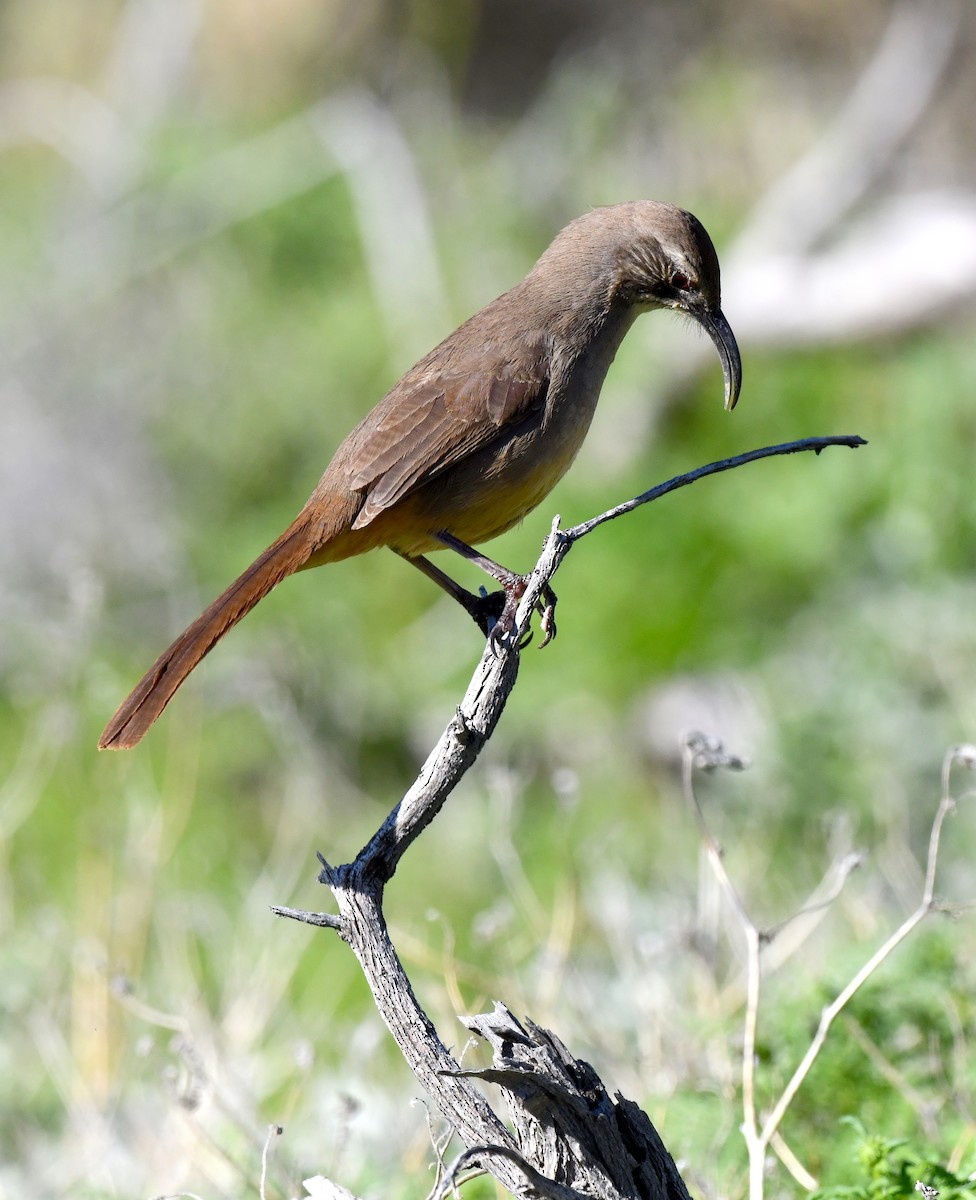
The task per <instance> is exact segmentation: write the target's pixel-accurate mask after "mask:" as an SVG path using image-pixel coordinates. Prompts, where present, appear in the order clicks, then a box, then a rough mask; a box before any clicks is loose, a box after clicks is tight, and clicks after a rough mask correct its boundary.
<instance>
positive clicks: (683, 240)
mask: <svg viewBox="0 0 976 1200" xmlns="http://www.w3.org/2000/svg"><path fill="white" fill-rule="evenodd" d="M561 243H562V244H561ZM563 249H565V250H566V251H568V252H570V253H573V254H574V255H575V256H576V257H577V259H579V258H581V257H582V258H585V259H586V260H588V265H589V267H590V271H591V273H592V274H593V275H594V276H595V277H598V278H600V280H601V285H602V286H603V287H604V288H605V289H606V291H605V293H604V294H605V296H606V297H607V298H608V300H609V302H610V304H611V305H617V306H621V305H622V306H624V307H626V308H629V309H633V310H637V311H638V312H647V311H650V310H652V309H657V308H670V309H674V310H675V311H676V312H680V313H686V314H687V315H688V316H690V317H691V318H693V320H695V321H696V322H697V323H698V324H699V325H700V326H701V327H702V328H703V329H704V330H705V332H706V333H707V334H708V336H709V337H710V338H711V339H712V341H713V342H714V343H715V348H716V350H717V351H718V354H719V358H720V359H721V362H722V374H723V376H724V377H725V407H726V408H728V409H732V408H734V407H735V403H736V401H737V400H738V398H739V390H740V388H741V386H742V362H741V359H740V357H739V347H738V345H737V344H736V340H735V335H734V334H733V333H732V330H731V328H730V327H729V323H728V321H727V320H726V319H725V316H724V314H723V312H722V307H721V302H722V286H721V273H720V270H719V265H718V255H717V254H716V253H715V247H714V246H713V245H712V239H711V238H710V237H709V236H708V234H707V232H706V231H705V227H704V226H703V225H702V223H701V222H700V221H699V220H698V218H697V217H694V216H692V214H691V213H689V212H685V210H684V209H682V208H676V207H675V206H674V205H673V204H664V203H661V202H659V201H656V200H638V201H634V202H632V203H628V204H614V205H611V206H609V207H607V208H595V209H593V210H592V211H591V212H588V213H586V214H585V215H584V216H582V217H579V218H577V220H575V221H573V222H572V223H571V224H570V225H568V226H567V227H566V228H565V229H564V230H563V231H562V233H560V235H559V237H558V238H557V239H556V241H555V242H554V243H553V245H552V246H551V247H550V249H549V251H547V254H552V253H553V252H554V251H555V252H556V253H559V252H560V251H562V250H563Z"/></svg>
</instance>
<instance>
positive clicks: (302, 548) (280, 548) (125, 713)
mask: <svg viewBox="0 0 976 1200" xmlns="http://www.w3.org/2000/svg"><path fill="white" fill-rule="evenodd" d="M308 550H309V545H308V530H307V524H306V522H305V521H304V520H303V519H302V518H301V517H299V518H298V520H296V521H295V522H294V523H293V524H292V525H290V526H289V527H288V529H286V530H285V532H284V533H283V534H282V535H281V537H280V538H278V540H277V541H276V542H274V543H273V544H272V545H270V546H269V547H268V548H267V550H265V551H264V553H263V554H262V555H260V557H259V558H257V559H255V561H254V562H253V563H251V565H250V566H249V567H248V568H247V570H246V571H245V572H244V573H243V575H241V576H239V578H237V579H235V580H234V582H233V583H232V584H231V585H230V587H229V588H227V590H226V591H224V592H222V593H221V595H219V596H218V597H217V599H216V600H215V601H214V602H213V604H211V605H210V607H209V608H208V609H206V610H205V611H204V612H202V613H201V614H200V616H199V617H197V619H196V620H195V621H194V622H193V624H192V625H190V626H189V627H188V628H187V629H185V630H184V631H183V632H182V633H181V634H180V636H179V637H178V638H177V639H176V641H175V642H173V644H172V645H171V646H170V647H169V649H168V650H164V651H163V653H162V654H161V655H160V656H159V658H157V659H156V661H155V662H154V663H153V665H152V666H151V667H150V668H149V670H148V671H147V672H146V674H145V675H144V676H143V677H142V679H141V680H140V682H139V683H138V684H137V685H136V686H135V688H134V689H133V690H132V692H131V693H130V694H129V696H128V697H127V698H126V699H125V700H123V701H122V703H121V705H119V709H118V711H117V712H116V714H115V716H114V717H113V718H112V719H111V721H109V723H108V725H106V726H105V731H104V732H103V734H102V736H101V737H100V738H99V740H98V748H99V750H128V749H130V748H131V747H132V746H135V745H136V744H137V743H138V742H140V741H141V740H142V738H143V737H144V736H145V735H146V733H147V731H148V730H149V728H150V726H151V725H152V723H153V722H154V721H155V720H156V718H157V717H158V716H159V714H160V713H161V712H162V711H163V709H164V708H165V707H166V705H167V704H169V702H170V700H172V698H173V696H174V695H175V693H176V691H177V689H178V688H179V686H180V684H182V682H183V680H184V679H186V677H187V675H189V674H190V672H191V671H192V670H193V668H194V667H195V666H196V665H197V663H198V662H200V660H201V659H202V658H203V657H204V656H205V655H206V654H208V653H209V651H210V650H212V649H213V647H214V646H215V645H216V644H217V642H218V641H219V640H220V639H221V638H222V637H223V636H224V634H225V633H226V632H227V631H228V629H232V628H233V627H234V626H235V625H236V624H237V622H238V621H239V620H240V619H241V618H242V617H243V616H245V615H246V614H247V613H249V612H250V611H251V609H252V608H253V607H254V606H255V604H257V602H258V601H259V600H260V599H262V597H264V596H266V595H267V594H268V592H270V591H271V589H272V588H273V587H275V586H276V585H277V584H279V583H280V582H281V581H282V579H285V578H286V577H287V576H288V575H292V574H294V572H295V571H297V570H299V569H300V568H301V567H302V566H303V565H304V563H305V561H306V560H307V558H308Z"/></svg>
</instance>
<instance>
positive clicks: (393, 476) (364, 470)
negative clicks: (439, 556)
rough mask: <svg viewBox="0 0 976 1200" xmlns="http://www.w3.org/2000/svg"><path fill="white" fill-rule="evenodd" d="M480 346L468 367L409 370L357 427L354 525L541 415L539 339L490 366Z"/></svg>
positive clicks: (543, 361)
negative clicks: (359, 496)
mask: <svg viewBox="0 0 976 1200" xmlns="http://www.w3.org/2000/svg"><path fill="white" fill-rule="evenodd" d="M479 349H480V350H481V353H480V354H479V355H478V358H477V362H476V363H472V365H471V369H470V370H465V369H464V367H465V364H464V363H463V362H454V363H452V364H451V365H450V367H449V368H448V369H446V370H439V371H436V372H434V373H431V372H430V371H429V370H427V371H424V370H422V369H420V370H417V371H415V372H410V374H408V375H407V376H405V377H404V379H402V380H401V381H400V383H398V384H397V386H396V387H395V388H394V389H393V390H392V391H391V392H390V393H389V395H387V396H386V397H385V398H384V399H383V400H381V401H380V403H379V404H378V405H377V407H376V409H374V410H373V412H372V413H371V414H370V417H369V418H367V421H366V422H364V424H363V426H361V427H360V430H361V432H360V430H357V433H359V434H360V437H361V439H362V440H361V441H360V442H359V444H358V445H356V447H355V451H354V454H353V455H352V457H351V461H350V465H349V467H348V468H347V469H348V472H349V483H350V486H351V487H352V488H353V489H354V490H355V491H359V492H364V493H365V494H366V502H365V504H364V505H363V507H362V509H361V511H360V513H359V515H358V517H357V518H356V520H355V522H354V525H353V528H355V529H360V528H362V527H363V526H364V525H368V524H369V522H370V521H372V520H373V518H374V517H376V516H378V515H379V514H380V513H381V512H383V511H384V510H386V509H388V508H390V507H391V506H392V505H394V504H396V502H397V501H398V500H400V499H402V498H403V497H404V496H405V495H407V494H408V493H409V492H410V491H412V490H413V489H414V488H415V487H417V486H418V485H420V484H422V483H426V482H428V481H429V480H431V479H433V478H435V477H436V476H437V475H439V474H440V473H441V472H442V471H445V470H447V469H448V468H449V467H451V466H453V465H454V464H455V463H457V462H460V461H461V460H462V459H464V458H467V457H468V456H469V455H471V454H475V453H477V452H478V451H479V450H482V449H484V448H485V447H486V446H489V445H490V444H491V443H492V442H494V441H496V440H497V439H498V438H499V437H502V436H504V434H505V433H506V432H507V431H508V430H510V429H511V427H512V426H513V425H516V424H518V423H519V422H521V421H523V420H525V419H526V418H529V417H531V416H533V415H535V414H536V413H539V414H541V412H542V410H543V408H544V406H545V400H546V393H547V390H548V387H549V355H548V353H546V350H545V347H544V345H543V342H542V339H541V338H539V339H531V340H529V339H527V340H526V341H525V342H524V343H523V346H522V348H521V352H520V353H519V354H518V355H512V353H511V351H510V350H509V352H508V353H507V354H505V355H502V354H499V355H498V357H497V358H496V359H495V361H494V362H492V361H491V359H490V357H489V356H488V355H486V354H485V353H484V349H483V348H480V347H479ZM354 436H355V435H354Z"/></svg>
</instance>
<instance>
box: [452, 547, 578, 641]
mask: <svg viewBox="0 0 976 1200" xmlns="http://www.w3.org/2000/svg"><path fill="white" fill-rule="evenodd" d="M435 536H436V537H437V538H438V540H439V541H442V542H443V543H444V545H445V546H447V547H448V548H449V549H450V550H454V551H456V552H457V553H458V554H460V555H461V557H462V558H466V559H467V560H468V562H472V563H474V564H475V566H478V567H480V568H481V569H482V571H484V572H485V573H486V574H487V575H490V576H491V577H492V579H494V580H497V582H498V583H500V584H501V585H502V589H503V594H504V597H505V603H504V606H503V608H502V609H501V612H500V613H499V615H498V617H497V619H496V621H495V623H494V624H493V625H492V626H491V630H490V632H489V635H488V636H489V637H490V639H491V642H492V645H493V646H495V647H496V649H497V647H498V644H499V642H500V641H501V639H502V638H504V637H507V636H508V635H509V634H510V633H511V632H512V630H513V629H514V628H515V611H516V609H517V608H518V602H519V600H521V598H522V595H523V593H524V592H525V585H526V583H527V581H528V576H526V575H517V574H516V573H515V572H514V571H510V570H509V569H508V568H507V567H503V566H502V565H501V563H497V562H495V560H494V559H492V558H489V557H488V556H487V555H486V554H482V553H481V552H480V551H478V550H475V549H474V548H473V547H472V546H469V545H468V544H467V542H462V541H461V539H460V538H456V537H455V536H454V535H453V534H452V533H448V532H447V530H446V529H442V530H441V531H440V532H439V533H437V534H436V535H435ZM428 566H429V564H428ZM434 569H435V570H436V568H434ZM438 574H440V572H438ZM432 578H433V576H432ZM452 583H453V580H452ZM441 586H443V584H442V585H441ZM454 586H455V587H457V584H454ZM466 595H468V596H470V592H469V593H466ZM497 595H498V593H493V594H492V595H490V596H487V597H484V599H486V600H494V599H495V597H496V596H497ZM542 597H543V598H542V599H541V600H540V601H539V602H538V604H537V605H536V611H537V612H538V613H539V615H540V617H541V618H542V632H543V634H544V635H545V636H544V638H543V640H542V642H541V643H540V649H541V648H542V646H546V645H548V643H549V642H551V641H552V639H553V638H554V637H555V636H556V619H555V616H556V593H555V592H554V591H553V590H552V588H551V587H550V586H549V585H548V584H546V585H545V587H544V588H543V592H542ZM461 603H462V604H463V603H464V601H463V600H462V601H461ZM468 611H469V612H470V611H471V610H470V609H469V610H468ZM472 615H474V614H472ZM475 620H477V617H476V618H475ZM530 636H531V634H530ZM528 641H529V639H528V638H526V639H525V641H524V642H523V643H522V645H528ZM520 649H521V647H520Z"/></svg>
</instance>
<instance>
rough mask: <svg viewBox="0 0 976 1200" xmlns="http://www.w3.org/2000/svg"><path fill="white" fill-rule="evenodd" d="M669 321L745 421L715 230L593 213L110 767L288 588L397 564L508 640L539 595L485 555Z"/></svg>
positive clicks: (419, 384)
mask: <svg viewBox="0 0 976 1200" xmlns="http://www.w3.org/2000/svg"><path fill="white" fill-rule="evenodd" d="M658 309H665V310H667V309H670V310H672V311H674V312H677V313H683V314H686V315H687V316H689V317H691V318H692V319H693V320H694V321H695V322H697V324H698V325H700V326H701V327H702V328H703V329H704V330H705V332H706V333H707V334H708V336H709V337H710V338H711V340H712V342H713V343H714V344H715V348H716V350H717V351H718V355H719V359H720V361H721V366H722V372H723V376H724V385H725V387H724V390H725V407H726V409H728V410H731V409H732V408H734V407H735V403H736V401H737V399H738V397H739V392H740V389H741V385H742V366H741V360H740V355H739V349H738V346H737V344H736V340H735V336H734V335H733V333H732V330H731V328H730V326H729V323H728V321H727V320H726V318H725V316H724V314H723V312H722V308H721V281H720V269H719V261H718V256H717V254H716V251H715V247H714V246H713V244H712V241H711V238H710V237H709V236H708V233H707V232H706V231H705V228H704V226H703V225H702V224H701V222H700V221H699V220H698V219H697V217H695V216H693V215H692V214H691V213H689V212H687V211H685V210H684V209H681V208H678V207H676V206H675V205H673V204H668V203H664V202H662V201H654V200H637V201H630V202H626V203H621V204H614V205H609V206H606V207H600V208H594V209H591V210H590V211H588V212H586V213H585V214H584V215H582V216H580V217H577V218H576V219H575V220H573V221H571V222H570V223H569V224H568V225H566V226H565V227H564V228H563V229H562V230H561V231H560V232H559V233H558V234H557V235H556V237H555V238H554V239H553V241H552V242H551V244H550V245H549V247H548V248H547V249H546V250H545V251H544V253H543V254H542V255H541V257H540V258H539V259H538V261H537V262H536V263H535V265H534V266H533V267H532V269H531V270H530V271H529V273H528V274H527V275H526V276H525V278H524V279H523V280H522V281H521V282H520V283H517V284H516V285H515V286H514V287H513V288H511V289H510V290H509V291H507V292H505V293H504V294H503V295H501V296H499V297H498V298H497V299H495V300H492V301H491V303H489V304H487V305H486V306H485V307H484V308H482V309H481V310H480V311H479V312H477V313H476V314H475V315H474V316H472V317H470V318H469V319H468V320H467V321H465V322H464V323H463V324H462V325H460V326H459V327H458V328H457V329H456V330H455V331H454V332H453V333H452V334H450V335H449V336H448V337H447V338H445V339H444V341H442V342H441V343H440V344H439V345H437V346H436V347H435V348H434V349H433V350H431V351H430V353H429V354H427V355H426V356H425V357H424V358H422V359H421V360H420V361H419V362H418V363H417V364H416V365H415V366H413V367H411V368H410V370H408V371H407V373H406V374H405V375H404V376H403V377H402V378H401V379H400V380H399V382H398V383H396V384H395V385H394V387H393V388H392V389H391V390H390V391H389V392H388V393H387V394H386V395H385V396H384V397H383V399H382V400H380V402H379V403H378V404H377V405H376V406H375V407H374V408H373V409H372V410H371V411H370V412H369V413H368V414H367V416H366V417H365V418H364V419H363V420H362V421H360V423H359V424H358V425H357V426H356V427H355V429H353V430H352V432H351V433H350V434H349V435H348V437H346V439H345V440H344V441H343V442H342V443H341V444H340V446H339V448H338V449H337V450H336V452H335V454H334V456H333V458H332V461H331V462H330V463H329V465H328V466H327V467H326V469H325V473H324V474H323V475H322V478H321V479H320V480H319V482H318V484H317V485H316V487H315V490H314V491H313V492H312V494H311V496H310V497H309V499H308V501H307V502H306V504H305V506H304V507H303V508H302V510H301V512H300V513H299V514H298V516H297V517H296V518H295V520H294V521H292V523H291V524H290V525H289V526H288V528H287V529H286V530H285V531H284V532H283V533H282V534H281V536H280V537H278V538H277V539H276V540H275V541H274V542H272V544H271V545H270V546H269V547H268V548H267V549H266V550H265V551H264V552H263V553H262V554H260V555H259V556H258V557H257V558H256V559H255V561H254V562H253V563H252V564H251V565H250V566H249V567H248V568H247V569H246V570H245V571H244V572H243V574H241V575H240V576H239V577H238V578H237V579H236V580H235V581H234V582H233V583H232V584H231V585H230V586H229V587H228V588H227V589H226V590H225V591H224V592H222V593H221V595H220V596H218V597H217V599H216V600H215V601H214V602H213V603H212V604H211V605H210V606H209V607H208V608H207V609H206V610H205V611H204V612H203V613H201V615H200V616H199V617H198V618H197V619H196V620H195V621H194V622H193V623H192V624H191V625H190V626H189V627H188V628H187V629H186V630H184V632H183V633H181V634H180V636H179V637H178V638H177V639H176V640H175V641H174V642H173V643H172V645H171V646H169V647H168V649H166V650H164V651H163V653H162V654H161V655H160V656H159V658H157V659H156V661H155V662H154V663H153V665H152V666H151V667H150V668H149V670H148V671H147V672H146V674H145V675H144V676H143V678H142V680H141V681H140V682H139V683H138V684H137V685H136V687H135V688H134V689H133V690H132V692H131V693H130V694H129V696H127V697H126V699H125V700H124V701H123V702H122V704H121V705H120V706H119V708H118V710H117V712H116V713H115V715H114V716H113V717H112V719H111V720H110V721H109V723H108V725H107V726H106V727H105V730H104V732H103V733H102V735H101V738H100V739H99V742H98V746H99V749H102V750H105V749H112V750H121V749H129V748H131V747H133V746H135V745H136V744H137V743H138V742H139V741H141V739H142V738H143V737H144V735H145V734H146V732H147V731H148V730H149V728H150V726H151V725H152V724H153V722H154V721H155V720H156V718H157V717H158V716H159V715H160V713H162V711H163V709H164V708H165V707H166V705H167V704H168V703H169V701H170V700H171V699H172V698H173V695H174V694H175V693H176V691H177V689H178V688H179V687H180V685H181V684H182V683H183V681H184V680H185V679H186V677H187V676H188V675H189V673H190V672H191V671H192V670H193V668H194V667H195V666H196V665H197V664H198V663H199V662H200V660H201V659H202V658H203V657H204V656H205V655H206V654H207V653H209V651H210V650H211V649H212V648H213V646H214V645H215V644H216V643H217V642H218V641H219V640H220V638H222V637H223V636H224V634H225V633H227V631H228V630H229V629H231V628H232V627H233V626H234V625H236V624H237V622H238V621H240V620H241V618H242V617H244V616H245V615H246V614H247V613H248V612H250V610H251V609H252V608H253V607H254V605H255V604H257V603H258V601H259V600H261V599H262V598H263V597H264V596H266V595H267V594H268V592H270V591H271V590H272V588H274V587H276V586H277V584H279V583H280V582H281V581H282V580H283V579H285V578H286V577H287V576H289V575H292V574H294V573H295V572H297V571H303V570H307V569H308V568H311V567H317V566H321V565H323V564H326V563H330V562H336V561H338V560H340V559H344V558H349V557H351V556H352V555H357V554H363V553H365V552H366V551H368V550H373V549H375V548H377V547H380V546H388V547H390V548H391V549H392V550H394V551H396V553H397V554H399V555H401V556H402V557H403V558H405V559H406V560H407V561H408V562H410V563H412V564H413V565H414V566H416V567H418V568H419V569H420V570H421V571H423V572H424V574H425V575H427V576H428V577H429V578H431V579H432V580H433V581H434V582H435V583H437V584H438V585H439V586H440V587H442V588H444V589H445V590H446V591H447V592H448V593H449V594H450V595H451V596H452V597H453V598H454V599H456V600H458V601H459V603H461V604H462V605H463V606H464V607H465V608H466V609H467V611H468V612H469V613H470V614H471V616H472V617H474V619H475V621H476V622H477V623H478V625H479V627H480V628H481V629H482V631H483V632H485V633H487V634H489V635H494V636H495V637H497V636H498V631H499V629H501V630H502V631H503V632H504V630H505V629H506V628H507V627H510V626H511V625H512V623H513V617H514V608H515V605H516V603H517V598H518V596H519V595H520V587H521V589H522V590H524V578H523V577H522V576H519V575H517V574H515V573H514V572H512V571H509V570H507V569H506V568H504V567H502V566H501V565H500V564H498V563H495V562H493V561H492V560H491V559H489V558H487V556H485V555H483V554H481V553H480V552H479V551H478V550H476V549H475V547H476V546H477V545H479V544H480V543H482V542H486V541H489V540H490V539H492V538H494V537H496V536H498V535H499V534H501V533H504V532H505V531H506V530H508V529H511V528H512V526H514V525H516V524H518V522H520V521H521V520H522V519H523V517H525V515H526V514H527V513H529V512H530V511H531V510H532V509H534V508H535V507H536V505H538V504H539V503H540V502H541V501H542V500H543V499H544V498H545V496H547V495H548V494H549V492H550V491H551V490H552V488H553V487H554V486H555V484H556V483H557V482H558V480H559V479H560V478H561V477H562V476H563V475H564V473H565V472H566V471H567V469H568V468H569V466H570V464H571V463H572V461H573V459H574V458H575V456H576V453H577V451H578V450H579V448H580V445H581V444H582V442H583V439H584V437H585V436H586V433H587V430H588V429H589V426H590V421H591V419H592V417H593V413H594V410H595V408H596V404H597V400H598V398H599V395H600V390H601V388H602V386H603V382H604V379H605V377H606V374H607V371H608V369H609V367H610V364H611V362H612V361H613V358H614V355H615V354H616V352H617V350H618V348H619V346H620V344H621V341H622V340H623V338H624V336H625V335H626V333H627V331H628V330H629V329H630V327H631V325H632V324H633V323H634V320H635V319H636V318H637V316H638V315H639V314H640V313H643V312H653V311H656V310H658ZM444 548H450V549H452V550H455V551H456V552H458V553H459V554H461V555H463V556H464V557H465V558H467V559H469V560H471V561H473V562H475V563H476V564H477V565H478V566H480V567H482V568H483V569H484V570H485V571H486V572H487V573H488V574H489V575H491V576H492V577H493V578H495V579H496V580H497V581H498V582H500V583H501V585H502V591H501V593H498V592H496V593H492V595H490V596H485V595H484V594H482V595H480V596H476V595H474V594H473V593H471V592H468V591H467V590H466V589H464V588H462V587H461V586H460V585H459V584H457V583H456V582H455V581H454V580H453V579H452V578H451V577H450V576H449V575H448V574H447V573H446V572H444V571H442V570H441V569H440V568H439V567H437V566H435V565H434V564H433V563H432V562H430V561H429V559H428V558H427V557H426V556H427V555H428V554H429V553H431V552H432V551H434V550H439V549H444ZM552 600H553V601H554V597H552ZM548 615H550V616H551V612H550V613H549V614H548ZM550 632H551V631H547V640H548V636H549V633H550Z"/></svg>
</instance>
